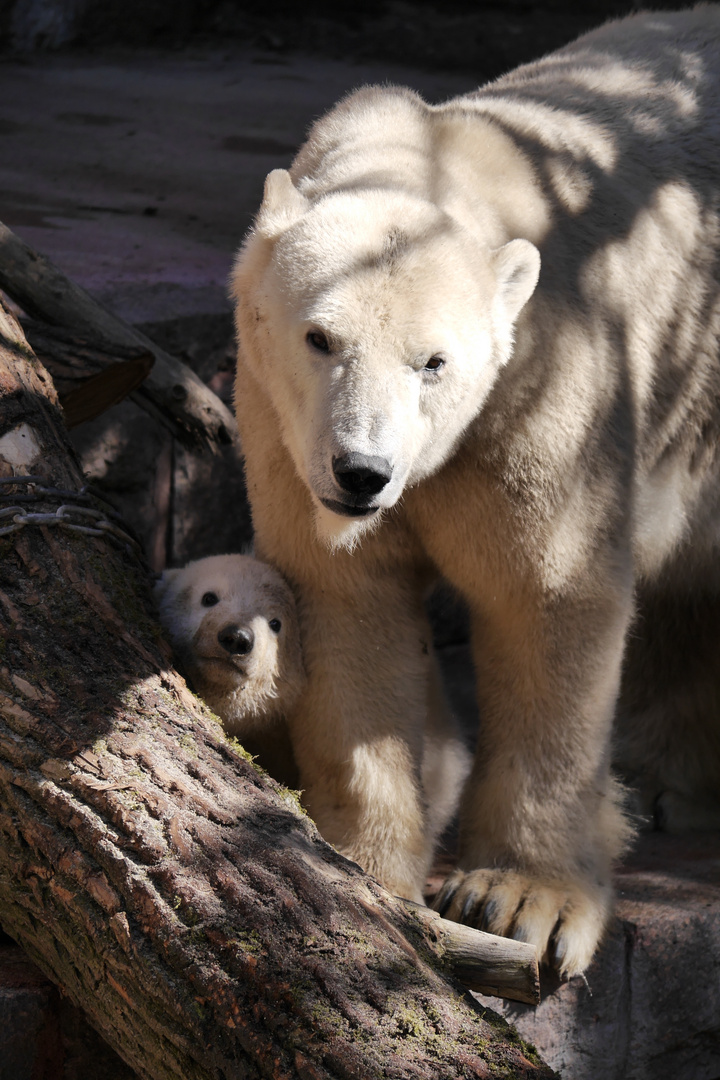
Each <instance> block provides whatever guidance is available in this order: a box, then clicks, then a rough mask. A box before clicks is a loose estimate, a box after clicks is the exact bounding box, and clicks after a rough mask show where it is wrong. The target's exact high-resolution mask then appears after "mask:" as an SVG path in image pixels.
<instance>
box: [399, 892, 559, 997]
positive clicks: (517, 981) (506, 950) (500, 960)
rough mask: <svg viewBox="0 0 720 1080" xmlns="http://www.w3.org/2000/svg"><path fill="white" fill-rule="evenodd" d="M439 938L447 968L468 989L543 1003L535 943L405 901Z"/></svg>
mask: <svg viewBox="0 0 720 1080" xmlns="http://www.w3.org/2000/svg"><path fill="white" fill-rule="evenodd" d="M405 903H406V904H407V906H408V907H409V908H411V910H412V912H413V914H414V915H415V916H416V918H417V919H418V920H419V921H420V922H421V923H422V925H423V928H424V930H425V933H426V934H427V935H428V936H429V937H431V938H433V937H434V938H435V939H436V951H437V953H438V955H439V958H440V960H441V961H442V963H443V965H444V967H445V969H446V970H447V971H448V973H449V974H451V975H452V976H453V977H454V978H455V979H457V980H458V982H460V983H462V984H463V986H466V987H467V989H468V990H474V991H475V992H476V993H478V994H489V995H491V996H492V997H501V998H509V999H510V1000H511V1001H524V1002H525V1003H526V1004H528V1005H539V1004H540V975H539V972H538V960H537V950H536V949H535V946H534V945H527V944H526V943H525V942H524V941H514V940H513V939H512V938H504V937H497V936H496V935H495V934H486V933H484V932H483V931H482V930H475V929H473V927H471V926H463V925H462V924H461V923H456V922H451V921H450V920H449V919H443V918H442V917H441V916H440V915H438V914H437V912H436V911H432V909H431V908H424V907H420V906H419V905H418V904H411V903H410V901H405Z"/></svg>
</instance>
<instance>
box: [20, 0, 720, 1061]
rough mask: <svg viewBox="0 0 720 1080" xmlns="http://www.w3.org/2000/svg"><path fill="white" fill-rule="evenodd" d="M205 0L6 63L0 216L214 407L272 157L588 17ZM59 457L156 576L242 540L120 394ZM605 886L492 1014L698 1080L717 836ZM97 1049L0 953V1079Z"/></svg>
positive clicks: (244, 518) (655, 856)
mask: <svg viewBox="0 0 720 1080" xmlns="http://www.w3.org/2000/svg"><path fill="white" fill-rule="evenodd" d="M597 6H598V7H599V6H600V5H597ZM129 9H130V10H132V5H131V4H130V5H129ZM210 9H211V12H210V13H211V14H212V17H213V19H215V23H214V31H213V33H212V34H211V33H210V32H209V30H208V28H207V26H206V27H205V37H204V38H200V39H198V38H197V36H195V37H194V38H192V40H190V39H189V38H188V37H187V35H186V36H185V37H184V38H183V37H182V35H180V36H179V37H178V36H177V35H176V40H175V45H177V46H182V47H181V48H180V47H178V48H172V49H170V48H168V42H167V40H166V38H163V33H164V31H162V28H161V31H162V32H160V33H159V39H160V44H159V45H158V44H156V45H155V46H149V45H148V44H147V38H145V39H143V40H144V44H143V46H142V48H140V47H138V48H133V49H129V48H127V47H124V48H121V49H118V48H116V47H111V46H110V43H108V42H107V41H106V42H103V41H102V33H100V32H98V31H97V30H96V31H95V37H94V38H93V37H92V33H91V30H92V27H90V30H88V29H87V27H86V29H85V31H83V32H84V33H85V34H86V38H87V41H86V44H87V43H88V42H89V43H90V44H91V45H92V46H93V47H92V48H90V49H88V48H86V49H85V50H84V51H77V50H76V51H72V50H71V51H66V52H60V53H50V54H48V53H45V54H37V53H36V54H28V55H24V56H19V55H17V54H12V55H8V56H6V58H5V60H4V62H3V63H2V64H0V138H1V139H2V147H3V154H2V155H1V156H0V219H1V220H2V221H4V222H5V224H7V225H8V226H10V227H11V228H12V229H13V230H15V231H16V232H17V233H18V234H19V235H20V236H21V237H22V238H23V239H25V240H26V241H27V242H29V243H31V244H32V245H34V246H35V247H36V248H37V249H38V250H40V251H42V252H44V253H45V254H47V255H49V256H50V257H51V258H52V259H53V260H54V261H55V262H56V263H57V264H58V265H59V266H60V267H61V269H63V270H64V271H65V272H66V273H67V274H68V275H69V276H70V277H71V278H72V279H73V280H75V281H76V282H78V283H79V284H81V285H83V286H84V287H86V288H87V289H88V290H89V291H90V292H91V293H92V294H93V295H94V296H96V297H97V298H98V299H100V300H101V301H102V302H103V303H104V304H106V305H107V306H109V307H111V308H112V309H113V310H115V311H116V312H117V313H118V314H120V315H122V316H123V317H124V318H126V319H128V320H129V321H131V322H134V323H138V324H141V325H142V326H143V327H144V328H145V330H146V332H147V333H149V335H150V336H152V337H154V338H155V339H156V340H158V341H159V342H160V343H161V344H163V345H164V346H165V347H166V348H167V349H169V350H170V351H173V352H175V353H176V354H177V355H179V356H181V357H182V358H183V359H185V360H186V361H187V362H188V363H190V364H191V365H192V366H193V367H194V368H195V369H196V370H197V371H198V372H199V373H200V374H201V376H202V377H203V378H204V379H205V380H206V381H207V382H209V383H210V385H211V386H212V387H213V388H214V389H215V390H216V392H218V393H219V394H220V395H221V396H224V397H225V398H226V399H228V395H229V390H230V385H231V381H232V364H233V357H232V327H231V314H230V308H229V303H228V300H227V295H226V281H227V276H228V272H229V270H230V267H231V264H232V258H233V254H234V252H235V250H236V249H237V246H238V244H239V242H240V240H241V238H242V235H243V233H244V231H245V230H246V228H247V227H248V224H249V222H250V220H251V215H252V213H253V211H254V209H255V208H256V207H257V204H258V201H259V197H260V192H261V189H262V181H263V178H264V176H265V174H266V173H267V172H268V171H269V170H270V169H272V168H275V167H278V166H284V165H287V164H288V163H289V161H290V160H291V157H292V154H293V151H294V149H295V147H296V146H297V145H298V143H299V142H300V141H301V140H302V138H303V135H304V132H305V131H306V129H307V126H308V124H309V122H310V121H311V120H312V119H313V117H315V116H317V115H318V114H319V113H320V112H322V111H323V110H324V109H325V108H326V107H327V106H329V105H330V104H331V103H332V102H334V101H335V100H336V99H337V98H338V97H340V96H341V95H342V94H343V93H345V92H346V91H348V90H350V89H352V88H353V87H355V86H357V85H360V84H362V83H366V82H378V81H393V82H400V83H403V84H407V85H410V86H412V87H414V88H415V89H417V90H419V91H420V92H421V93H423V94H424V95H425V96H426V97H427V98H428V99H430V100H433V101H440V100H443V99H444V98H445V97H447V96H450V95H452V94H456V93H459V92H462V91H465V90H468V89H471V88H473V87H474V86H475V85H476V84H477V83H478V82H481V81H483V80H484V79H485V78H488V77H490V76H492V75H493V74H496V73H497V72H498V70H502V69H503V67H507V66H509V65H510V64H511V63H514V62H517V61H519V60H521V59H526V58H529V57H530V56H531V55H533V51H535V52H540V51H543V50H544V49H545V48H547V47H551V46H553V45H556V44H560V43H561V42H562V40H567V39H568V38H570V37H572V36H573V34H574V33H575V32H576V31H577V30H580V29H584V28H585V26H586V25H587V24H588V21H592V20H593V17H594V14H595V7H594V6H593V5H589V6H588V7H587V8H583V10H582V11H580V10H579V9H577V8H570V7H569V6H568V5H567V4H565V5H561V4H559V5H544V6H543V7H539V6H537V5H529V4H525V5H522V4H518V3H509V4H507V5H505V6H502V7H500V6H498V7H497V8H488V9H485V8H484V9H483V10H482V16H483V17H482V19H480V18H479V16H478V12H477V11H475V12H472V11H469V10H468V9H467V8H464V7H463V6H462V5H459V6H457V7H452V6H451V7H450V8H448V9H446V10H445V11H444V12H442V13H439V12H437V11H436V10H435V9H434V8H433V9H429V8H422V9H415V8H413V7H411V6H410V5H402V4H389V5H387V4H386V5H371V6H370V12H371V15H372V18H370V19H369V22H367V23H366V24H363V25H360V24H359V23H358V21H357V19H355V21H353V20H352V19H348V20H346V21H345V22H344V23H342V28H341V30H338V25H339V24H338V23H337V21H335V22H333V20H332V19H328V18H327V13H326V9H323V12H325V13H324V14H323V12H321V13H320V14H319V15H318V18H317V19H316V20H315V21H313V20H309V19H305V20H304V21H303V20H300V21H298V19H297V17H296V16H292V15H289V14H288V13H287V12H284V13H283V12H282V11H280V13H279V14H278V16H277V18H274V19H273V20H268V19H267V18H265V19H264V20H263V19H262V18H261V17H260V15H259V14H258V12H257V9H256V8H254V7H253V5H247V6H246V8H244V12H245V14H243V15H242V16H240V15H238V13H237V11H236V9H235V6H233V5H225V6H223V5H218V4H214V5H209V10H210ZM3 10H4V9H3ZM78 10H79V9H78ZM417 10H422V11H423V12H426V15H424V16H423V18H424V19H425V21H424V23H422V26H421V28H420V30H418V20H417V18H416V15H415V13H416V11H417ZM604 10H607V5H604ZM1 20H2V10H0V22H1ZM468 20H469V21H468ZM0 28H1V27H0ZM471 31H472V32H471ZM218 34H220V35H221V37H220V38H219V37H218ZM343 34H344V35H345V36H344V37H343ZM451 40H454V41H455V45H453V47H452V49H451V48H450V45H449V44H448V42H449V41H451ZM101 45H102V48H101V47H100V46H101ZM313 45H315V46H316V47H315V48H313ZM299 46H303V49H304V51H299V48H298V47H299ZM333 54H334V55H333ZM399 56H400V57H401V58H402V59H404V60H405V61H406V62H405V63H404V64H401V63H399V62H398V57H399ZM76 445H77V447H78V450H79V452H80V453H81V454H82V456H83V460H84V463H85V467H86V469H87V471H88V473H89V474H90V475H91V476H92V478H93V479H94V480H95V481H96V482H97V483H99V484H100V485H104V486H105V487H106V488H107V489H108V490H110V491H112V492H113V494H114V497H115V498H116V500H117V502H118V503H119V505H120V506H121V507H122V508H123V511H124V513H125V514H126V516H127V517H128V519H129V520H130V521H131V523H132V524H134V526H135V528H136V530H137V531H138V532H139V533H140V534H141V535H142V537H143V539H144V541H145V544H146V548H147V550H148V553H149V554H150V556H151V559H152V561H153V563H154V565H155V567H156V568H157V569H160V568H161V567H162V566H163V565H164V564H166V563H173V562H175V563H177V562H181V561H184V560H185V559H187V558H190V557H197V556H200V555H204V554H210V553H213V552H217V551H222V550H228V549H230V548H232V547H236V546H238V544H239V543H243V542H245V541H247V540H248V539H249V537H250V525H249V520H248V515H247V508H246V504H245V502H244V498H243V493H242V480H241V477H240V476H239V475H237V476H235V475H234V476H228V477H226V476H225V475H223V477H222V489H223V497H222V500H220V496H219V494H218V487H219V485H218V477H217V466H216V465H215V464H214V463H213V462H212V461H211V460H209V459H204V458H198V457H197V456H195V455H191V454H188V453H187V452H186V451H183V450H181V449H180V448H178V447H177V445H175V444H174V443H173V441H172V439H171V438H170V437H169V436H167V435H166V433H165V432H164V430H162V429H160V428H159V427H157V425H154V424H153V423H152V422H149V421H148V419H147V417H146V415H145V414H144V413H141V412H140V411H139V410H138V408H137V407H136V406H135V405H134V404H132V403H128V402H126V403H124V404H122V405H120V406H117V407H116V408H114V409H113V410H111V411H110V412H109V413H107V414H105V415H104V416H103V417H102V418H100V419H99V420H97V421H94V422H92V423H90V424H87V425H83V426H81V427H80V428H78V429H76ZM228 493H229V494H228ZM440 633H441V637H440V645H441V652H442V656H443V660H444V664H445V670H446V674H447V677H448V685H449V690H450V693H451V695H452V697H453V700H454V703H455V705H456V708H457V709H458V711H459V712H460V713H461V714H462V715H463V716H464V717H465V718H466V721H467V722H468V723H470V722H471V718H472V714H473V704H472V672H471V669H470V665H469V661H468V655H467V648H466V645H465V643H464V641H463V633H462V624H461V623H458V622H457V621H455V620H447V619H445V620H443V621H442V626H441V631H440ZM431 884H433V883H431ZM434 884H436V882H435V883H434ZM618 889H619V896H620V901H619V905H618V920H617V921H616V923H615V924H614V926H613V929H612V932H611V934H610V935H609V937H608V941H607V942H606V945H605V947H604V948H603V950H602V951H601V953H600V955H599V957H598V959H597V961H596V963H595V964H594V965H593V967H592V969H591V970H590V972H589V973H588V981H587V984H585V983H583V982H582V980H574V981H573V982H571V983H568V984H565V985H563V986H559V987H558V986H556V985H553V984H552V983H551V982H549V983H547V984H546V986H545V1000H544V1002H543V1004H542V1005H541V1006H540V1007H539V1008H538V1009H537V1010H530V1009H527V1008H520V1007H516V1006H509V1005H508V1006H499V1003H498V1002H497V1001H493V1002H492V1005H493V1007H501V1008H502V1009H503V1011H504V1012H505V1014H506V1015H507V1016H508V1018H510V1019H512V1020H513V1021H514V1022H515V1023H516V1024H517V1026H518V1027H519V1028H520V1030H521V1031H522V1032H523V1034H525V1035H526V1036H528V1037H529V1038H530V1039H532V1040H533V1041H535V1043H536V1045H537V1046H538V1048H539V1050H540V1051H541V1053H542V1054H543V1055H544V1056H545V1058H546V1059H547V1060H548V1062H549V1063H551V1064H552V1065H554V1066H555V1067H556V1068H559V1069H560V1070H561V1072H562V1074H563V1075H564V1076H566V1077H568V1078H569V1080H596V1078H597V1080H600V1078H602V1080H656V1078H657V1077H661V1076H667V1077H672V1078H673V1080H720V837H713V836H707V837H702V838H695V839H692V840H690V839H683V838H670V837H664V836H660V835H657V834H652V835H649V836H647V837H645V838H643V839H642V840H641V842H640V844H639V846H638V848H637V850H636V852H635V853H634V854H633V855H632V857H631V858H630V859H629V860H628V861H627V863H626V864H625V865H624V866H623V867H622V868H621V869H620V872H619V875H618ZM96 1039H97V1037H95V1036H93V1035H92V1034H91V1033H89V1032H88V1031H87V1029H86V1028H85V1026H84V1021H83V1018H82V1017H81V1016H80V1014H78V1013H77V1012H76V1011H75V1010H72V1009H69V1008H68V1007H67V1006H66V1005H65V1004H63V1003H62V1002H61V1000H60V998H59V997H58V995H57V992H56V991H55V990H53V989H52V988H51V987H50V986H49V985H48V984H47V983H46V982H45V980H44V979H43V977H42V976H41V975H40V974H39V973H38V972H37V971H36V970H35V969H33V968H32V966H31V965H29V963H28V962H27V961H26V960H25V959H24V958H23V956H22V954H21V953H20V952H19V951H18V950H17V948H16V947H15V946H13V945H11V944H10V943H8V942H6V943H5V944H4V945H3V946H2V948H0V1080H25V1078H27V1080H31V1078H32V1080H50V1078H51V1077H53V1078H54V1077H63V1078H64V1080H90V1078H92V1080H95V1078H96V1077H98V1076H102V1077H103V1078H107V1080H121V1078H123V1080H124V1078H126V1077H127V1076H128V1071H127V1069H126V1068H125V1067H124V1066H123V1065H122V1064H121V1063H120V1062H119V1061H117V1060H116V1059H114V1058H113V1057H112V1056H111V1055H110V1052H109V1051H106V1050H105V1048H103V1047H102V1046H101V1045H99V1044H98V1043H97V1041H96Z"/></svg>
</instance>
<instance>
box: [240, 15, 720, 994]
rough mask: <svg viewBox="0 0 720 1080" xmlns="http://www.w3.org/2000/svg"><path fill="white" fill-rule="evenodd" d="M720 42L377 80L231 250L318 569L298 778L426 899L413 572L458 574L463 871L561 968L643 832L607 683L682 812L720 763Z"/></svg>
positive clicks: (477, 911)
mask: <svg viewBox="0 0 720 1080" xmlns="http://www.w3.org/2000/svg"><path fill="white" fill-rule="evenodd" d="M719 71H720V11H719V9H717V8H713V7H703V8H698V9H696V10H694V11H692V12H685V13H682V14H662V15H659V14H645V15H639V16H635V17H632V18H630V19H627V20H624V21H621V22H616V23H611V24H609V25H607V26H606V27H604V28H603V29H601V30H599V31H596V32H594V33H591V34H589V35H587V36H585V37H583V38H581V39H580V40H579V41H578V42H576V43H575V44H574V45H571V46H569V47H568V48H565V49H563V50H561V51H560V52H557V53H555V54H553V55H551V56H549V57H547V58H545V59H544V60H542V61H540V62H539V63H537V64H533V65H530V66H528V67H524V68H521V69H519V70H518V71H515V72H513V73H511V74H510V75H507V76H505V77H504V78H502V79H501V80H499V81H498V82H496V83H493V84H491V85H489V86H487V87H486V88H484V89H482V90H480V91H478V92H477V93H473V94H469V95H467V96H465V97H461V98H458V99H456V100H453V101H450V102H449V103H447V104H445V105H442V106H438V107H430V106H428V105H426V104H425V103H424V102H422V100H421V99H420V98H418V97H417V96H416V95H415V94H413V93H411V92H409V91H405V90H400V89H393V88H370V89H365V90H361V91H359V92H358V93H356V94H353V95H351V96H350V97H348V98H347V99H346V100H344V101H343V102H341V103H340V105H339V106H337V107H336V108H335V109H334V110H333V111H332V112H330V113H329V114H328V115H327V116H326V117H325V118H323V119H321V120H320V121H319V122H318V123H317V124H316V125H315V126H314V128H313V129H312V131H311V134H310V137H309V139H308V142H307V143H306V144H305V146H304V147H303V148H302V149H301V150H300V152H299V154H298V156H297V158H296V160H295V162H294V164H293V166H292V169H291V171H290V173H289V174H288V173H287V172H284V171H276V172H273V173H271V174H270V176H269V177H268V179H267V183H266V188H265V198H264V201H263V204H262V207H261V209H260V212H259V215H258V218H257V221H256V225H255V228H254V230H253V232H252V233H251V235H250V236H249V238H248V239H247V241H246V243H245V245H244V249H243V251H242V253H241V255H240V258H239V261H238V264H237V269H236V273H235V278H234V289H235V293H236V297H237V327H238V335H239V367H238V382H237V411H238V419H239V424H240V429H241V434H242V440H243V444H244V447H245V453H246V460H247V478H248V485H249V492H250V498H251V501H252V507H253V518H254V523H255V529H256V547H257V551H258V554H259V555H260V557H262V558H264V559H267V560H269V561H270V562H272V563H274V564H275V565H277V566H278V568H279V569H280V570H281V571H282V572H283V573H284V574H285V575H286V576H287V577H288V578H289V579H290V581H291V582H292V583H293V584H294V586H295V588H296V591H297V594H298V597H299V602H300V616H301V624H302V634H303V645H304V649H305V659H306V666H307V669H308V676H309V684H308V690H307V692H306V694H305V695H304V696H303V698H302V701H301V703H300V706H299V707H298V709H297V710H296V711H295V712H294V713H293V715H292V716H291V718H290V722H291V727H292V738H293V744H294V748H295V753H296V756H297V760H298V764H299V767H300V772H301V778H302V787H303V788H304V791H305V800H306V802H307V805H308V808H309V810H310V812H311V813H312V815H313V816H314V817H315V819H316V821H317V823H318V825H319V827H320V829H321V831H322V832H323V833H324V835H325V836H326V837H327V838H328V839H329V840H330V841H331V842H333V843H334V844H336V845H337V847H338V848H340V850H342V851H343V852H345V853H346V854H347V855H349V856H350V857H351V858H354V859H356V860H357V861H358V862H359V863H361V864H362V865H363V866H365V867H366V868H367V869H368V870H369V871H370V872H372V873H374V874H376V875H377V876H378V877H379V878H381V879H382V880H383V881H384V882H385V883H386V884H387V885H388V886H389V887H390V888H391V889H393V890H395V891H396V892H397V893H399V894H402V895H404V896H407V897H410V898H413V899H415V900H418V899H419V898H420V891H421V888H422V883H423V876H424V873H425V870H426V867H427V865H428V860H429V857H430V846H431V843H432V839H433V837H432V836H430V837H429V836H428V829H427V828H426V816H427V807H426V805H425V799H424V792H423V787H422V777H421V768H420V758H421V753H422V747H423V738H424V735H423V733H424V732H425V733H427V732H428V730H429V732H430V736H431V738H433V739H435V740H436V743H437V746H438V749H439V750H441V749H442V746H443V744H442V739H443V731H448V732H449V734H448V738H449V739H452V738H454V730H453V729H452V727H451V726H450V727H447V728H446V727H445V724H446V720H445V718H444V716H443V705H442V699H441V695H440V694H439V693H438V691H437V679H436V674H435V669H434V660H433V657H432V653H431V649H430V648H429V646H428V641H429V633H428V628H427V625H426V621H425V616H424V614H423V605H422V594H423V590H424V588H425V587H426V586H427V584H428V582H430V581H431V580H433V578H434V577H435V576H436V575H437V574H441V575H443V576H444V577H445V578H446V579H448V580H449V581H450V582H451V583H452V584H453V585H454V586H455V587H456V588H457V589H458V590H459V591H460V592H461V593H462V594H463V596H464V597H465V599H466V600H467V602H468V605H469V608H470V611H471V615H472V621H473V636H474V656H475V663H476V669H477V683H478V695H479V704H480V711H481V717H482V725H481V730H480V735H479V746H478V750H477V755H476V759H475V764H474V767H473V770H472V773H471V776H470V778H469V780H468V783H467V785H466V787H465V791H464V794H463V799H462V807H461V860H460V867H461V870H460V871H458V873H457V874H456V875H455V876H454V877H453V878H452V879H451V881H450V883H449V884H448V885H447V886H446V889H445V892H444V897H443V899H444V904H445V907H446V910H447V911H448V914H449V916H450V917H451V918H456V919H460V920H463V921H465V922H469V923H472V924H475V925H480V926H481V927H483V928H486V929H489V930H491V931H494V932H496V933H501V934H511V935H513V936H515V937H518V938H521V939H524V940H527V941H531V942H534V943H535V944H536V945H537V947H538V950H539V953H540V954H541V955H547V956H548V958H549V959H550V960H551V962H554V963H555V964H556V966H557V967H558V969H559V970H560V972H561V973H562V974H565V975H572V974H574V973H578V972H581V971H582V970H583V969H584V968H585V967H586V965H587V964H588V963H589V961H590V959H591V957H592V954H593V951H594V949H595V947H596V944H597V942H598V940H599V937H600V935H601V933H602V930H603V927H604V924H605V923H606V920H607V917H608V912H609V909H610V904H611V881H610V873H611V864H612V860H613V858H614V857H615V856H616V855H617V854H618V852H619V851H620V850H621V849H622V848H623V845H624V844H625V842H626V839H627V836H628V827H627V825H626V822H625V819H624V817H623V813H622V809H621V800H620V797H619V794H618V789H617V787H616V785H615V784H614V782H613V780H612V779H611V775H610V770H609V765H610V762H609V758H610V743H611V725H612V722H613V716H614V714H615V713H616V712H619V713H620V714H622V718H623V723H624V725H625V726H624V727H623V731H624V732H625V734H624V735H623V740H622V741H623V747H624V761H625V762H626V764H627V766H628V768H631V769H639V768H640V767H644V768H645V778H644V780H643V783H644V785H645V786H644V789H643V791H644V794H645V796H646V798H647V799H648V800H649V801H651V802H652V801H653V800H659V803H658V805H659V806H660V807H661V808H662V811H663V813H665V814H666V816H667V817H668V818H669V822H670V824H671V825H672V824H673V823H675V824H677V825H679V826H681V825H682V824H683V821H684V820H685V819H692V818H693V815H695V818H696V819H697V821H699V822H700V823H702V822H703V820H705V819H704V818H703V813H704V810H703V806H702V805H701V804H702V803H703V800H704V801H705V804H706V805H705V810H706V811H707V812H708V813H709V815H710V817H711V816H712V813H713V809H712V804H713V798H714V797H717V794H718V791H719V790H720V733H719V731H718V687H717V681H715V682H714V683H712V679H713V678H714V679H715V680H716V679H717V675H716V674H713V673H712V672H713V669H712V666H711V664H710V659H711V657H712V655H713V649H715V648H716V645H717V639H718V630H719V629H720V624H719V622H718V606H717V604H716V600H717V596H718V590H719V588H720V572H719V564H718V559H717V541H718V535H719V534H718V513H719V511H720V507H719V505H718V504H719V492H720V488H719V486H718V476H717V474H718V434H719V432H718V428H719V427H720V415H719V412H720V372H719V370H718V356H717V349H718V339H719V336H720V317H719V316H720V310H719V307H720V305H719V298H718V262H717V257H718V244H719V228H720V220H719V217H718V163H719V162H720V146H719V145H718V143H719V138H718V136H719V135H720V101H719V100H718V86H717V77H716V76H717V73H718V72H719ZM538 252H539V253H540V254H539V255H538ZM538 273H539V279H538ZM536 282H537V287H536ZM513 340H514V344H513ZM683 621H684V622H685V623H686V625H685V627H684V630H683V635H684V636H683V637H681V636H680V630H679V627H680V625H681V623H682V622H683ZM631 624H632V633H631V634H630V635H629V634H628V631H629V628H630V627H631ZM626 638H627V639H628V642H629V645H628V649H627V650H626V649H625V642H626ZM624 656H625V658H626V664H625V667H626V670H625V671H624V673H623V681H622V685H621V667H622V666H623V657H624ZM716 669H717V665H715V671H716ZM681 676H685V677H686V678H687V679H689V685H687V684H684V683H683V682H682V680H681ZM695 798H696V799H697V802H698V805H697V806H695V805H694V804H693V799H695ZM715 813H717V806H716V807H715ZM436 824H437V822H436Z"/></svg>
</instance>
